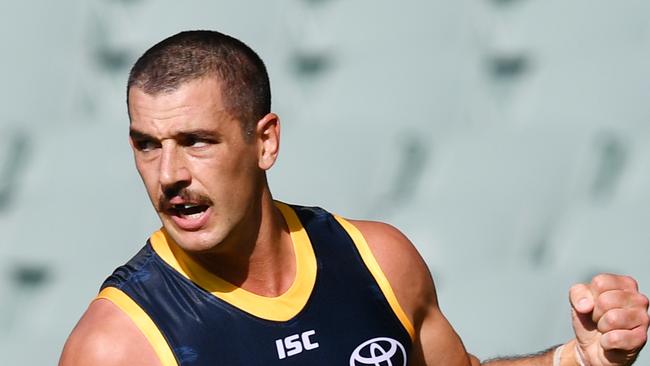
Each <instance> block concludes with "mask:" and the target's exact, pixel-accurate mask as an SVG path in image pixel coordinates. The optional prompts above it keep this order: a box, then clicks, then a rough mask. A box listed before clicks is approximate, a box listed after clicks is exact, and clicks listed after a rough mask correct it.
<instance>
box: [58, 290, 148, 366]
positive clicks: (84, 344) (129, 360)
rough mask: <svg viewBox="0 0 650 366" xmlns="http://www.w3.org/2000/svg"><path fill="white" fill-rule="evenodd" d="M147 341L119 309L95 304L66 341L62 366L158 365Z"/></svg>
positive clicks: (109, 303)
mask: <svg viewBox="0 0 650 366" xmlns="http://www.w3.org/2000/svg"><path fill="white" fill-rule="evenodd" d="M158 364H160V363H159V361H158V357H157V356H156V354H155V352H154V350H153V348H152V347H151V345H150V344H149V342H148V340H147V339H146V337H145V336H144V334H142V332H140V330H139V329H138V328H137V327H136V325H135V324H134V323H133V322H132V321H131V319H130V318H129V317H128V316H127V315H126V314H125V313H124V312H122V311H121V310H120V309H119V308H118V307H117V306H116V305H114V304H113V303H111V302H110V301H108V300H105V299H98V300H95V301H93V302H92V303H91V304H90V306H89V307H88V310H86V312H85V314H84V315H83V316H82V318H81V320H79V323H77V325H76V326H75V328H74V330H73V331H72V333H71V334H70V337H69V338H68V340H67V341H66V344H65V346H64V349H63V354H62V355H61V360H60V362H59V365H60V366H76V365H100V366H122V365H158Z"/></svg>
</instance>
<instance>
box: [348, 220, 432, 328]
mask: <svg viewBox="0 0 650 366" xmlns="http://www.w3.org/2000/svg"><path fill="white" fill-rule="evenodd" d="M348 221H349V222H350V223H351V224H353V225H354V226H355V227H356V228H357V229H358V230H359V231H360V232H361V234H362V235H363V236H364V238H365V239H366V242H367V243H368V247H370V250H371V251H372V254H373V256H374V257H375V259H376V260H377V263H378V264H379V266H380V267H381V270H382V272H383V273H384V274H385V276H386V278H387V279H388V281H389V282H390V285H391V287H392V289H393V291H394V292H395V295H396V296H397V299H398V301H399V303H400V305H401V306H402V308H403V309H404V311H405V312H406V314H407V315H408V316H409V318H410V320H411V322H412V323H413V324H414V325H415V326H416V327H417V324H419V323H420V322H421V320H422V319H421V318H420V315H421V313H422V312H423V311H424V309H426V308H429V307H431V306H437V299H436V292H435V287H434V285H433V279H432V278H431V274H430V272H429V269H428V267H427V265H426V263H425V261H424V259H422V257H421V256H420V254H419V252H418V251H417V249H416V248H415V246H414V245H413V243H412V242H411V241H410V240H409V238H408V237H406V235H404V234H403V233H402V232H401V231H400V230H399V229H397V228H396V227H394V226H393V225H390V224H387V223H384V222H379V221H367V220H348Z"/></svg>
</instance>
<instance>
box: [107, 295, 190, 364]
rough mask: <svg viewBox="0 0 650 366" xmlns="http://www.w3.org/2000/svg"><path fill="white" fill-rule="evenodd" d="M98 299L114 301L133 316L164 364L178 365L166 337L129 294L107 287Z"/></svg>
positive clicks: (133, 319)
mask: <svg viewBox="0 0 650 366" xmlns="http://www.w3.org/2000/svg"><path fill="white" fill-rule="evenodd" d="M97 299H106V300H108V301H110V302H112V303H113V304H115V305H116V306H117V307H118V308H120V310H122V311H123V312H124V313H125V314H126V315H128V317H129V318H131V320H132V321H133V323H135V325H136V326H137V327H138V329H140V331H141V332H142V333H143V334H144V336H145V337H146V338H147V340H148V341H149V344H151V347H153V349H154V351H155V352H156V355H158V359H160V363H161V364H162V365H163V366H178V363H177V362H176V358H175V357H174V353H173V352H172V350H171V348H169V344H168V343H167V341H166V340H165V337H163V335H162V333H160V330H159V329H158V327H157V326H156V324H155V323H154V322H153V320H151V318H150V317H149V315H147V313H146V312H145V311H144V310H142V308H141V307H140V306H139V305H138V304H137V303H136V302H135V301H133V299H131V298H130V297H129V295H127V294H125V293H124V292H122V291H121V290H119V289H117V288H115V287H105V288H104V289H103V290H101V291H100V292H99V295H97V297H96V298H95V300H97Z"/></svg>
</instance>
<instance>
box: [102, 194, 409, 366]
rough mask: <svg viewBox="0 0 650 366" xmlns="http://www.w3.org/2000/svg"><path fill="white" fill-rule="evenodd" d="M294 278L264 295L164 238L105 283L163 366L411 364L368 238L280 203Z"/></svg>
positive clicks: (401, 321) (157, 236)
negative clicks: (213, 269) (227, 278)
mask: <svg viewBox="0 0 650 366" xmlns="http://www.w3.org/2000/svg"><path fill="white" fill-rule="evenodd" d="M276 205H277V207H278V208H279V209H280V211H281V212H282V214H283V216H284V218H285V220H286V222H287V225H288V227H289V230H290V232H291V239H292V241H293V246H294V253H295V257H296V277H295V280H294V283H293V284H292V285H291V287H290V288H289V290H287V291H286V292H285V293H284V294H282V295H281V296H278V297H263V296H259V295H256V294H254V293H251V292H248V291H246V290H244V289H242V288H239V287H237V286H234V285H232V284H230V283H228V282H227V281H224V280H223V279H221V278H219V277H217V276H215V275H214V274H212V273H211V272H209V271H206V270H205V269H204V268H203V267H201V266H200V265H198V264H197V263H195V262H194V261H193V260H192V259H191V258H190V257H188V256H187V255H186V254H185V253H184V252H183V251H182V250H181V249H180V248H179V247H178V246H177V244H176V243H174V242H173V240H172V239H171V238H170V237H169V235H168V234H167V233H166V232H165V231H164V230H160V231H158V232H156V233H154V234H153V235H152V237H151V238H150V239H149V241H148V242H147V245H146V246H145V247H144V248H143V249H142V250H141V251H140V252H139V253H138V254H137V255H136V256H135V257H134V258H133V259H131V260H130V261H129V262H128V263H127V264H126V265H124V266H121V267H119V268H118V269H116V270H115V272H114V273H113V274H112V275H111V276H110V277H109V278H108V279H107V280H106V281H105V282H104V284H103V285H102V290H101V292H100V294H99V295H98V298H104V299H108V300H110V301H112V302H113V303H115V304H116V305H117V306H118V307H119V308H120V309H122V310H123V311H124V312H125V313H126V314H127V315H129V317H130V318H131V319H132V320H133V321H134V323H135V324H136V325H137V326H138V327H139V329H140V330H141V331H142V332H143V334H144V335H145V336H146V338H147V339H148V340H149V342H150V343H151V345H152V347H153V349H154V350H155V351H156V353H157V354H158V356H159V358H160V360H161V362H162V364H163V365H165V366H167V365H183V366H185V365H188V366H190V365H191V366H199V365H201V366H204V365H205V366H208V365H209V366H219V365H225V366H231V365H232V366H235V365H241V366H244V365H245V366H255V365H259V366H262V365H264V366H269V365H270V366H273V365H286V366H290V365H311V366H318V365H328V366H331V365H350V366H362V365H393V366H404V365H406V363H407V355H408V352H409V350H410V347H411V342H412V338H413V333H414V332H413V327H412V325H411V324H410V322H409V320H408V318H407V317H406V315H405V314H404V312H403V310H402V309H401V307H400V306H399V304H398V302H397V299H396V298H395V295H394V293H393V291H392V290H391V288H390V284H389V283H388V281H387V280H386V278H385V276H384V275H383V273H382V272H381V269H380V268H379V265H378V264H377V262H376V261H375V259H374V257H373V256H372V253H371V252H370V249H369V248H368V245H367V243H366V242H365V240H364V238H363V236H362V235H361V233H360V232H359V231H358V230H357V229H356V228H355V227H354V226H353V225H352V224H350V223H349V222H348V221H346V220H345V219H343V218H340V217H338V216H333V215H331V214H329V213H327V212H326V211H324V210H322V209H320V208H308V207H299V206H288V205H285V204H282V203H279V202H277V203H276Z"/></svg>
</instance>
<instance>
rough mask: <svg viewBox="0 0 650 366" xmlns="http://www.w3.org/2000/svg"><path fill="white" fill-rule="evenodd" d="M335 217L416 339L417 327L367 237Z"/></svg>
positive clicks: (391, 305)
mask: <svg viewBox="0 0 650 366" xmlns="http://www.w3.org/2000/svg"><path fill="white" fill-rule="evenodd" d="M334 218H335V219H336V221H338V222H339V223H340V224H341V226H343V228H344V229H345V231H347V232H348V235H350V237H351V238H352V241H353V242H354V244H355V246H356V247H357V250H358V251H359V254H361V258H362V259H363V262H364V263H365V264H366V267H368V270H369V271H370V273H371V274H372V276H373V277H374V278H375V281H376V282H377V285H379V288H380V289H381V292H382V293H383V294H384V297H385V298H386V300H387V301H388V304H390V307H391V308H392V309H393V312H394V313H395V315H396V316H397V318H398V319H399V321H400V322H401V323H402V326H403V327H404V329H406V332H407V333H408V334H409V336H410V337H411V340H412V341H414V340H415V328H414V327H413V324H411V321H410V320H409V318H408V316H406V313H405V312H404V309H402V306H401V305H400V304H399V301H397V296H395V293H394V292H393V288H392V287H391V286H390V282H388V279H387V278H386V275H384V272H383V271H382V270H381V267H380V266H379V263H377V260H376V259H375V256H374V255H373V254H372V251H371V250H370V247H369V246H368V243H367V242H366V239H365V238H364V237H363V235H362V234H361V231H359V229H357V227H356V226H354V225H352V223H350V222H349V221H347V220H345V219H344V218H342V217H340V216H336V215H334Z"/></svg>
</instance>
